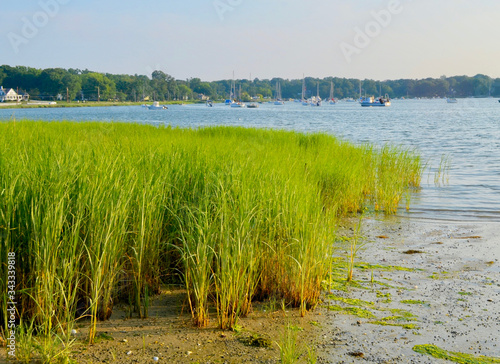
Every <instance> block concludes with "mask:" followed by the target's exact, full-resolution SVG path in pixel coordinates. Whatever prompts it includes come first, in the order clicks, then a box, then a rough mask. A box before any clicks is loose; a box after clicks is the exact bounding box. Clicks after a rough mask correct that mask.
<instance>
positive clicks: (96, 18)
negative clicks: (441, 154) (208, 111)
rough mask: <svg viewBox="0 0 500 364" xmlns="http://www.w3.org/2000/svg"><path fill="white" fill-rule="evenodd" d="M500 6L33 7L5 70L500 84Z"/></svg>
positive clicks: (4, 51) (8, 11) (12, 10)
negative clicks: (484, 79)
mask: <svg viewBox="0 0 500 364" xmlns="http://www.w3.org/2000/svg"><path fill="white" fill-rule="evenodd" d="M499 19H500V1H499V0H476V1H472V0H438V1H436V0H433V1H431V0H349V1H346V0H316V1H314V2H312V1H305V0H300V1H299V0H265V1H264V0H184V1H180V0H175V1H172V0H166V1H155V0H143V1H129V0H120V1H118V0H99V1H97V0H86V1H81V0H27V1H6V2H4V3H2V9H1V13H0V24H2V27H1V30H0V64H7V65H10V66H28V67H34V68H41V69H43V68H56V67H61V68H66V69H68V68H78V69H82V70H83V69H89V70H92V71H97V72H104V73H113V74H131V75H134V74H139V75H148V76H150V75H151V73H152V71H154V70H161V71H163V72H165V73H168V74H170V75H172V76H173V77H175V78H176V79H187V78H191V77H199V78H201V79H202V80H203V81H213V80H221V79H230V78H232V77H233V71H234V76H235V78H236V79H250V78H252V79H254V78H259V79H271V78H274V77H281V78H285V79H299V78H302V77H303V76H306V77H320V78H323V77H329V76H334V77H347V78H359V79H373V80H388V79H391V80H394V79H401V78H411V79H422V78H427V77H433V78H437V77H440V76H443V75H444V76H448V77H449V76H455V75H468V76H474V75H476V74H479V73H480V74H485V75H489V76H491V77H495V78H497V77H500V39H499V30H500V25H499V24H500V23H499Z"/></svg>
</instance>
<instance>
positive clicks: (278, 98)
mask: <svg viewBox="0 0 500 364" xmlns="http://www.w3.org/2000/svg"><path fill="white" fill-rule="evenodd" d="M284 104H285V103H284V102H283V100H281V85H280V83H279V81H278V82H276V101H275V102H274V105H284Z"/></svg>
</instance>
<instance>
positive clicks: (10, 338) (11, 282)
mask: <svg viewBox="0 0 500 364" xmlns="http://www.w3.org/2000/svg"><path fill="white" fill-rule="evenodd" d="M6 337H7V353H8V357H9V358H11V359H15V357H16V253H14V252H9V253H7V333H6Z"/></svg>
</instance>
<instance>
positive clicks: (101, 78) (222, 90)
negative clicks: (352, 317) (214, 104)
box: [0, 65, 500, 101]
mask: <svg viewBox="0 0 500 364" xmlns="http://www.w3.org/2000/svg"><path fill="white" fill-rule="evenodd" d="M303 81H304V83H305V90H306V97H311V96H315V95H316V94H317V93H318V92H319V95H320V97H321V98H323V99H325V98H328V97H329V95H330V89H331V84H332V83H333V86H334V97H335V98H349V97H352V98H357V97H359V94H360V88H361V93H362V94H363V95H364V94H366V95H375V96H378V95H379V94H382V95H385V94H388V95H389V96H390V97H391V98H401V97H410V98H413V97H429V98H430V97H446V96H448V97H450V96H453V97H486V96H495V97H498V96H500V78H496V79H495V78H491V77H489V76H486V75H481V74H478V75H476V76H473V77H469V76H453V77H446V76H441V77H440V78H426V79H420V80H414V79H400V80H387V81H382V82H380V81H374V80H359V79H353V78H339V77H325V78H321V79H320V78H312V77H307V78H305V79H304V80H302V79H292V80H290V79H283V78H273V79H270V80H269V79H265V80H260V79H258V78H255V79H253V80H248V79H239V80H235V84H236V96H235V98H241V99H242V100H243V101H249V100H250V99H251V98H254V97H258V98H272V97H274V96H275V89H276V84H277V83H278V82H279V84H280V88H281V94H282V97H283V98H285V99H289V98H300V97H301V94H302V87H303ZM231 83H232V80H231V79H227V80H220V81H212V82H206V81H202V80H201V79H200V78H189V79H187V80H178V79H175V78H174V77H173V76H171V75H169V74H167V73H165V72H163V71H160V70H156V71H154V72H152V74H151V75H149V76H146V75H138V74H135V75H119V74H110V73H99V72H93V71H89V70H87V69H85V70H80V69H73V68H70V69H63V68H47V69H37V68H31V67H25V66H16V67H11V66H8V65H3V66H0V85H2V86H3V87H4V88H14V89H15V90H19V91H23V92H27V93H29V94H30V96H31V98H32V99H45V100H55V99H61V100H70V101H72V100H81V101H83V100H88V101H108V100H116V101H143V100H157V101H168V100H188V99H189V100H192V99H199V98H200V97H201V96H202V95H204V96H206V97H209V98H210V99H212V100H223V99H226V98H228V97H229V95H230V91H231Z"/></svg>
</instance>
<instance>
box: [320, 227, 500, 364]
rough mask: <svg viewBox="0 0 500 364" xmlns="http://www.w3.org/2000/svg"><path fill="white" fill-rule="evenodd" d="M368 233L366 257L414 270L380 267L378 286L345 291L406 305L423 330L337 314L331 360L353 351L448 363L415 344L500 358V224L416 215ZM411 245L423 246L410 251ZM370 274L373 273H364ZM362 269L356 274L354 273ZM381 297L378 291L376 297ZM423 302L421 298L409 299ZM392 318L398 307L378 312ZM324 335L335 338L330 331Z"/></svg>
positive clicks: (369, 356)
mask: <svg viewBox="0 0 500 364" xmlns="http://www.w3.org/2000/svg"><path fill="white" fill-rule="evenodd" d="M363 234H364V235H365V236H366V237H367V238H368V239H369V240H371V241H372V243H368V244H366V245H365V247H364V249H363V250H362V251H361V252H360V253H359V260H361V261H365V262H369V263H372V264H383V265H394V266H403V267H408V268H415V269H419V270H415V271H396V270H393V271H377V270H375V271H374V273H373V275H374V280H375V281H381V282H386V283H388V284H389V285H391V286H393V287H396V288H390V287H383V286H380V285H374V286H375V288H374V289H372V290H363V289H352V290H350V291H349V292H348V293H344V295H345V296H348V297H350V298H358V299H362V300H365V301H372V302H374V303H375V306H376V307H378V308H381V309H386V308H389V309H403V310H407V311H409V312H410V313H411V314H413V315H414V316H415V317H414V318H413V319H414V320H415V321H408V322H410V323H414V324H416V325H418V327H419V329H417V330H408V329H404V328H402V327H397V326H380V325H373V324H369V323H368V322H370V321H373V320H372V319H363V318H356V317H353V316H345V315H335V314H331V319H329V320H327V321H328V322H329V323H328V324H329V325H331V327H332V331H331V334H330V336H332V335H334V337H335V338H338V339H340V342H341V343H342V344H341V345H338V344H335V341H333V342H332V343H331V344H330V347H328V344H325V350H326V351H327V353H322V355H321V357H322V358H323V359H324V362H325V363H342V362H345V363H351V362H354V360H353V359H352V357H351V358H349V357H348V356H346V353H348V352H351V353H352V352H359V353H363V360H360V362H368V363H437V362H448V361H444V360H438V359H435V358H431V357H427V356H424V355H422V354H418V353H415V352H414V351H413V350H412V348H413V347H414V346H415V345H422V344H433V345H437V346H439V347H441V348H443V349H445V350H448V351H454V352H463V353H468V354H472V355H483V356H494V357H500V224H499V223H476V222H474V223H458V222H449V221H429V220H411V219H396V218H394V219H389V220H385V221H377V220H367V221H366V223H365V225H364V229H363ZM408 250H415V251H420V252H421V253H416V254H405V253H404V252H408ZM357 273H358V276H357V277H356V276H355V278H356V279H360V278H361V277H360V275H361V276H362V275H363V274H364V275H365V277H364V278H365V279H370V280H371V273H370V277H368V276H367V272H364V273H363V272H357ZM355 275H356V272H355ZM377 291H378V292H379V293H378V295H377ZM377 296H378V297H377ZM402 301H404V302H412V301H423V302H424V303H422V304H415V303H403V302H402ZM371 311H372V312H374V313H375V315H376V316H377V317H378V318H380V317H385V316H388V315H392V314H393V313H390V312H389V313H387V312H385V311H378V310H371ZM324 339H326V340H327V339H328V334H327V335H326V337H324Z"/></svg>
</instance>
